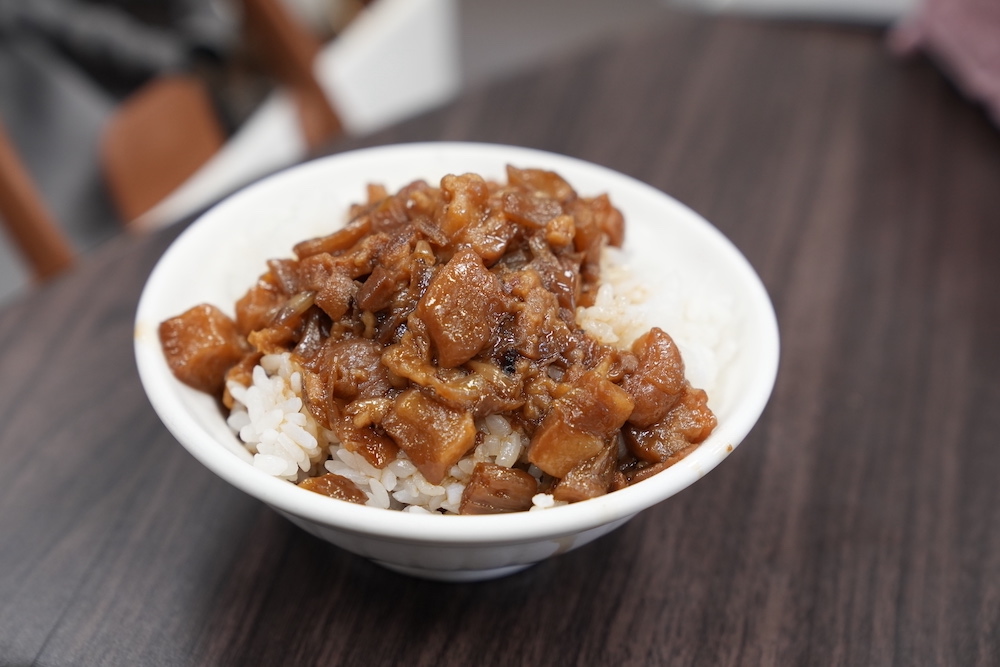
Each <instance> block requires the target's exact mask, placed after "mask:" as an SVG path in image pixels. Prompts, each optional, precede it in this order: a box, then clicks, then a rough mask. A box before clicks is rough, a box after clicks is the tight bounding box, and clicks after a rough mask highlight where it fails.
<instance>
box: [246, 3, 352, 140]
mask: <svg viewBox="0 0 1000 667" xmlns="http://www.w3.org/2000/svg"><path fill="white" fill-rule="evenodd" d="M241 5H242V7H243V22H244V30H245V32H246V34H247V39H248V40H250V42H251V45H252V47H253V48H254V49H256V50H257V51H258V52H259V53H260V55H261V58H262V60H263V61H264V65H265V66H266V67H267V68H268V69H270V71H271V73H272V75H273V76H274V77H275V79H277V80H278V81H279V82H281V84H283V85H284V86H285V87H286V88H288V89H289V90H290V91H291V94H292V97H293V99H294V100H295V103H296V105H297V106H298V109H299V121H300V123H301V126H302V134H303V136H304V137H305V140H306V145H307V146H308V147H309V149H310V150H311V151H315V150H317V149H319V148H321V147H322V146H323V145H324V144H326V143H327V142H329V141H330V140H331V139H333V138H334V137H336V136H337V135H339V134H340V133H341V132H342V131H343V128H342V126H341V123H340V119H339V118H338V117H337V113H336V112H335V111H334V110H333V107H332V106H331V104H330V102H329V100H328V99H327V97H326V93H325V92H324V91H323V89H322V87H321V86H320V84H319V82H318V81H317V80H316V75H315V74H314V72H313V65H314V63H315V61H316V55H317V54H318V53H319V51H320V49H321V48H322V46H323V45H322V42H321V41H320V40H319V39H318V38H317V37H316V36H315V35H313V34H312V33H311V32H310V31H309V30H308V29H307V28H306V27H305V26H302V25H300V24H299V23H298V22H297V21H296V20H295V18H294V17H293V16H291V14H289V12H288V10H287V9H286V8H285V7H283V6H282V4H281V1H280V0H242V3H241Z"/></svg>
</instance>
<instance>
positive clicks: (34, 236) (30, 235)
mask: <svg viewBox="0 0 1000 667" xmlns="http://www.w3.org/2000/svg"><path fill="white" fill-rule="evenodd" d="M0 224H3V225H4V227H5V228H6V230H7V231H8V232H9V236H10V238H11V240H12V241H13V242H14V245H15V246H16V247H17V248H18V250H20V252H21V254H22V255H23V257H24V258H25V260H26V261H27V263H28V265H29V266H30V267H31V271H32V274H33V276H34V278H35V280H44V279H46V278H49V277H51V276H54V275H55V274H57V273H59V272H60V271H62V270H63V269H65V268H67V267H69V266H70V265H71V264H72V263H73V258H74V255H75V252H74V249H73V245H72V244H71V243H70V242H69V240H68V239H67V238H66V236H65V235H64V234H63V232H62V230H61V229H60V228H59V227H58V225H56V223H55V221H54V218H53V216H52V214H51V213H50V212H49V210H48V207H47V206H46V205H45V201H44V200H43V199H42V196H41V194H40V193H39V191H38V188H37V187H36V186H35V183H34V180H33V179H32V178H31V174H29V173H28V170H27V168H26V167H25V166H24V163H23V162H22V161H21V159H20V157H19V156H18V154H17V151H16V150H15V148H14V145H13V143H12V142H11V140H10V137H9V136H8V135H7V131H6V130H5V129H4V126H3V122H2V121H0Z"/></svg>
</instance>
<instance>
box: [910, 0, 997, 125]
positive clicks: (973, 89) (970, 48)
mask: <svg viewBox="0 0 1000 667" xmlns="http://www.w3.org/2000/svg"><path fill="white" fill-rule="evenodd" d="M890 45H891V46H892V48H893V50H894V51H896V52H897V53H899V54H901V55H907V54H912V53H916V52H918V51H920V52H923V53H926V54H927V55H928V56H929V57H931V58H932V59H933V60H934V61H935V62H936V63H937V64H938V65H939V66H940V67H941V69H942V70H943V71H944V72H945V73H946V74H947V75H948V76H949V77H951V79H952V80H953V81H954V82H955V85H956V86H958V88H959V89H960V90H962V92H964V93H965V94H966V95H967V96H969V97H970V98H972V99H974V100H976V101H978V102H980V103H982V104H983V105H984V106H985V108H986V110H987V112H988V113H989V114H990V117H991V118H992V119H993V122H994V123H996V124H997V125H998V126H1000V0H925V1H924V3H923V4H922V5H921V6H920V7H919V8H918V9H917V10H916V11H915V12H914V13H913V15H912V16H910V17H909V18H907V19H905V20H904V21H903V22H901V23H900V24H899V25H898V26H896V28H895V29H894V30H893V31H892V33H891V34H890Z"/></svg>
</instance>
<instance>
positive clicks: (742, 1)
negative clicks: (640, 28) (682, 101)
mask: <svg viewBox="0 0 1000 667" xmlns="http://www.w3.org/2000/svg"><path fill="white" fill-rule="evenodd" d="M667 1H668V2H670V4H674V5H683V6H688V7H696V8H698V9H706V10H709V11H715V12H734V13H739V12H742V13H747V14H760V15H767V16H774V17H787V18H806V19H824V20H839V21H865V22H873V23H891V22H893V21H895V20H897V19H899V18H901V17H902V16H904V15H906V14H907V13H909V11H910V10H911V9H913V8H914V7H915V6H916V4H917V2H918V0H667Z"/></svg>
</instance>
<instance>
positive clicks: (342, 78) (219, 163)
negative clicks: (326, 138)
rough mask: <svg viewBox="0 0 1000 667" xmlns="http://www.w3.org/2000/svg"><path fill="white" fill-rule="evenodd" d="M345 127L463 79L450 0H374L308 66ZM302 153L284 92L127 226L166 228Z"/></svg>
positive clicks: (419, 105)
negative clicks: (312, 64)
mask: <svg viewBox="0 0 1000 667" xmlns="http://www.w3.org/2000/svg"><path fill="white" fill-rule="evenodd" d="M314 72H315V74H316V78H317V80H318V81H319V83H320V86H321V87H322V88H323V90H324V91H325V92H326V94H327V97H328V98H329V99H330V100H331V104H332V105H333V107H334V109H335V110H336V111H337V113H338V115H339V116H340V120H341V123H342V124H343V126H344V129H345V131H346V132H347V133H348V134H353V135H359V134H365V133H369V132H374V131H376V130H379V129H381V128H383V127H386V126H388V125H391V124H392V123H395V122H398V121H401V120H404V119H405V118H407V117H410V116H412V115H415V114H418V113H420V112H422V111H426V110H428V109H430V108H432V107H434V106H437V105H439V104H443V103H444V102H446V101H447V100H449V99H451V98H452V97H453V96H454V95H455V94H456V93H457V92H458V90H459V88H460V86H461V70H460V67H459V54H458V14H457V7H456V3H455V0H378V1H377V2H373V3H372V4H370V5H368V7H367V8H366V9H365V10H364V11H362V12H361V13H360V14H358V16H357V17H356V18H355V19H354V20H353V21H352V22H351V24H350V25H349V26H348V28H347V29H346V30H345V31H344V32H343V33H341V34H340V35H339V36H338V37H337V38H336V39H335V40H333V41H332V42H330V43H329V44H327V45H326V46H324V47H323V50H322V51H320V53H319V55H317V57H316V62H315V63H314ZM306 156H307V148H306V141H305V137H304V136H303V134H302V130H301V128H300V126H299V116H298V110H297V109H296V108H295V106H294V103H293V102H292V100H291V99H290V98H289V96H288V95H287V94H286V93H284V92H283V91H280V90H279V91H276V92H275V93H273V94H272V95H271V96H270V97H269V98H268V99H267V100H266V101H265V102H264V103H263V104H262V105H261V106H260V108H258V109H257V110H256V111H255V112H254V114H253V115H252V116H251V118H250V119H249V120H248V121H247V122H246V123H244V124H243V126H242V127H240V129H239V130H238V131H237V132H236V133H235V134H234V135H233V136H232V137H231V138H230V139H229V141H228V142H226V145H225V146H223V147H222V150H220V151H219V152H218V153H216V154H215V155H214V156H213V157H212V159H210V160H209V161H208V162H206V163H205V164H204V165H203V166H202V167H201V169H199V170H198V171H197V172H196V173H195V174H194V175H193V176H192V177H191V178H189V179H188V180H187V181H186V182H185V183H184V184H182V185H181V186H180V187H179V188H177V189H176V190H175V191H174V192H172V193H171V194H170V195H169V196H167V197H166V198H164V199H163V200H162V201H161V202H159V203H158V204H157V205H156V206H154V207H153V208H152V209H150V210H149V211H147V212H146V213H144V214H143V215H142V216H140V217H139V218H138V219H137V220H134V221H133V222H132V224H131V227H132V228H134V229H138V230H151V229H156V228H158V227H163V226H165V225H169V224H171V223H173V222H176V221H177V220H179V219H181V218H183V217H184V216H187V215H190V214H192V213H194V212H195V211H198V210H199V209H201V208H204V207H205V206H207V205H209V204H211V203H212V202H214V201H216V200H218V199H219V198H220V197H222V196H224V195H226V194H229V193H230V192H233V191H234V190H236V189H238V188H240V187H242V186H244V185H246V184H247V183H250V182H251V181H254V180H256V179H258V178H260V177H262V176H265V175H267V174H270V173H272V172H274V171H277V170H279V169H282V168H284V167H287V166H289V165H292V164H295V163H296V162H299V161H301V160H302V159H304V158H305V157H306Z"/></svg>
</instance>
